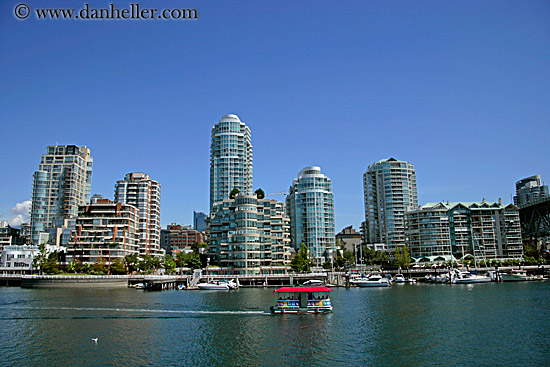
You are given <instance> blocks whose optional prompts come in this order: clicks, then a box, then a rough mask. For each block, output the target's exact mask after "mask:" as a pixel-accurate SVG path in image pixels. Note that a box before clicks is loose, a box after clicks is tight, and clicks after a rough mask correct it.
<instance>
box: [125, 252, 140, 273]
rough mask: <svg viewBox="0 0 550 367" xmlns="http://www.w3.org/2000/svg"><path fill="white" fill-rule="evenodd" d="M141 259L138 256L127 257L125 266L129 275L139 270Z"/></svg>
mask: <svg viewBox="0 0 550 367" xmlns="http://www.w3.org/2000/svg"><path fill="white" fill-rule="evenodd" d="M138 264H139V259H138V255H137V254H131V255H126V256H125V257H124V265H125V266H126V269H127V271H128V273H133V272H134V271H136V270H137V269H138Z"/></svg>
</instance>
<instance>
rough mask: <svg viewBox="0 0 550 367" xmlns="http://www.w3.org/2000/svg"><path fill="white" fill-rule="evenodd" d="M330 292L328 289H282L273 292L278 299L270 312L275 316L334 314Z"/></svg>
mask: <svg viewBox="0 0 550 367" xmlns="http://www.w3.org/2000/svg"><path fill="white" fill-rule="evenodd" d="M330 291H331V289H330V288H327V287H282V288H279V289H276V290H275V291H274V292H273V293H276V294H277V296H278V299H277V304H276V305H275V306H271V307H270V311H271V312H272V313H274V314H283V313H293V314H310V313H329V312H332V303H331V301H330V297H329V295H328V292H330Z"/></svg>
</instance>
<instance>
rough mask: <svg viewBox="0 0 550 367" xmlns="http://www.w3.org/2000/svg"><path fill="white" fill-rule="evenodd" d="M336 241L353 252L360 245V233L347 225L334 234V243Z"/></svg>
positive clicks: (357, 249)
mask: <svg viewBox="0 0 550 367" xmlns="http://www.w3.org/2000/svg"><path fill="white" fill-rule="evenodd" d="M338 242H340V243H341V245H342V246H344V249H346V250H349V251H353V252H354V253H355V252H356V251H357V252H358V251H359V249H360V246H361V233H359V232H357V231H356V230H355V229H353V227H352V226H348V227H346V228H344V229H342V230H341V231H340V232H339V233H338V234H337V235H336V243H338Z"/></svg>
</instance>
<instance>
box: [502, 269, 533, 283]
mask: <svg viewBox="0 0 550 367" xmlns="http://www.w3.org/2000/svg"><path fill="white" fill-rule="evenodd" d="M500 276H501V278H502V281H503V282H521V281H525V280H531V279H530V277H529V276H528V275H527V270H520V269H514V270H510V271H509V272H506V273H500Z"/></svg>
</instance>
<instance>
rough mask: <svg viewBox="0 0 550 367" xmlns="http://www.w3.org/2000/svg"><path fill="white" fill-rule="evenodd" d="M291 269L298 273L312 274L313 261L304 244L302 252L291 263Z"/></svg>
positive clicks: (299, 251)
mask: <svg viewBox="0 0 550 367" xmlns="http://www.w3.org/2000/svg"><path fill="white" fill-rule="evenodd" d="M290 267H291V268H292V270H293V271H295V272H296V273H309V272H311V260H310V258H309V251H308V249H307V246H306V245H305V243H303V242H302V245H301V246H300V250H298V253H297V254H296V256H294V259H292V261H291V262H290Z"/></svg>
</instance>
